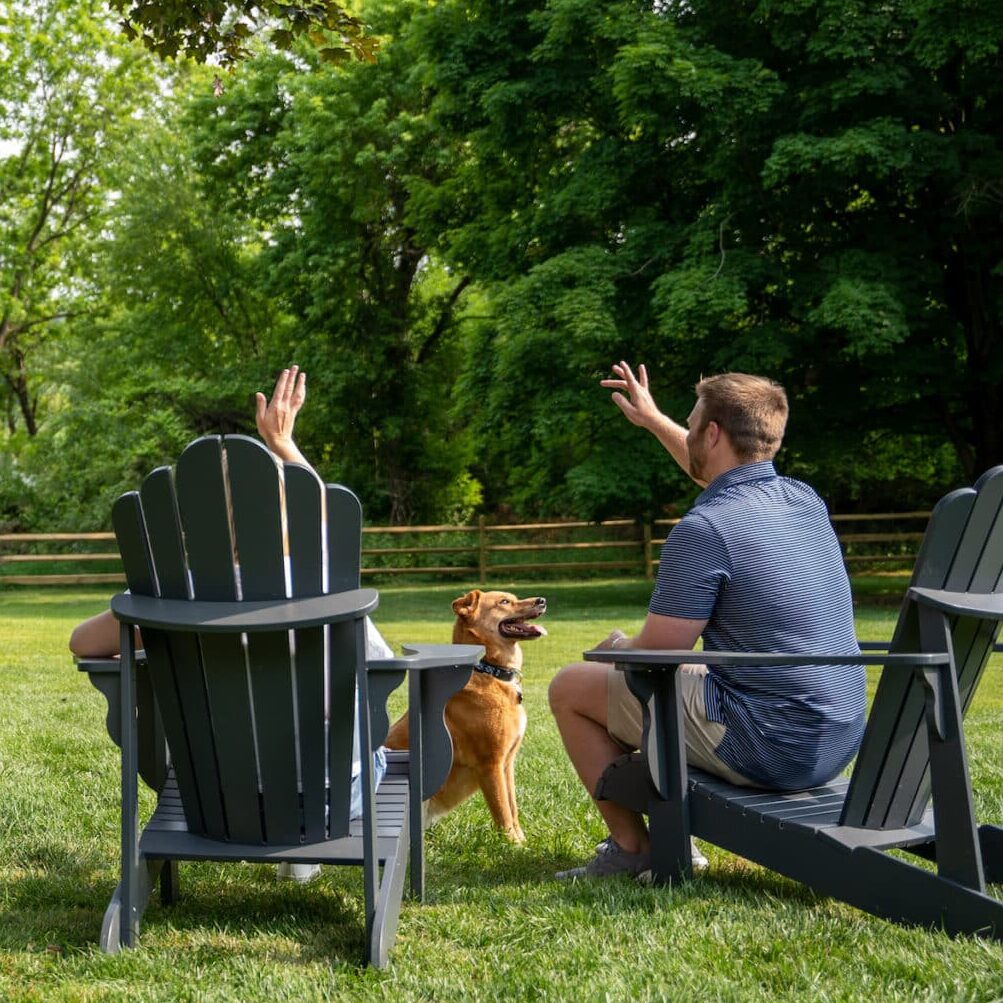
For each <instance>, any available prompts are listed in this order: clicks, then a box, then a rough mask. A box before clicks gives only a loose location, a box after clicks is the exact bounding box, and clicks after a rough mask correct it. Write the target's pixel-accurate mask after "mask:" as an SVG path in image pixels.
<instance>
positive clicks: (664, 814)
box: [585, 467, 1003, 939]
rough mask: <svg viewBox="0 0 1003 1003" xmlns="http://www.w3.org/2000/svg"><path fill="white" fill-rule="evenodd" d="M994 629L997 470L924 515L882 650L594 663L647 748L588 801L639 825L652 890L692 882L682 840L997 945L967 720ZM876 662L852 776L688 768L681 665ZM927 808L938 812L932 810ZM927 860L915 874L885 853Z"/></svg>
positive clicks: (898, 916) (1001, 923) (1002, 918)
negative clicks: (784, 788) (638, 818)
mask: <svg viewBox="0 0 1003 1003" xmlns="http://www.w3.org/2000/svg"><path fill="white" fill-rule="evenodd" d="M1001 619H1003V467H996V468H994V469H992V470H990V471H989V472H988V473H986V474H985V475H984V476H983V477H982V478H981V479H980V480H979V482H978V483H977V484H976V485H975V488H974V489H972V488H969V489H965V490H961V491H954V492H952V493H951V494H949V495H947V496H946V497H945V498H943V499H942V500H941V501H940V503H939V504H938V505H937V506H936V508H935V509H934V511H933V513H932V516H931V518H930V523H929V526H928V528H927V531H926V534H925V537H924V540H923V543H922V545H921V548H920V552H919V555H918V556H917V559H916V565H915V569H914V572H913V576H912V581H911V584H910V587H909V588H908V590H907V592H906V595H905V598H904V600H903V603H902V608H901V613H900V615H899V620H898V625H897V627H896V630H895V634H894V637H893V639H892V641H891V643H890V644H889V645H887V647H888V653H887V654H883V655H874V654H870V653H866V654H864V655H861V656H845V655H844V656H836V657H833V656H831V655H825V654H822V653H820V654H819V655H818V656H817V657H813V658H812V659H806V658H805V656H804V655H784V654H777V653H756V654H751V655H750V654H737V653H721V652H710V651H703V652H694V651H640V650H628V651H624V650H622V649H621V650H618V651H590V652H587V653H586V656H585V657H586V658H589V659H592V660H596V661H605V662H616V663H618V667H619V668H622V669H623V670H625V671H626V672H627V678H628V684H629V687H630V689H631V691H632V692H633V693H635V694H636V695H637V697H638V698H639V699H640V700H641V702H642V703H643V704H644V719H645V731H644V742H643V746H642V751H641V752H638V753H633V754H631V755H629V756H624V757H623V758H622V759H620V760H617V761H616V762H615V763H613V764H612V765H611V766H610V767H609V768H608V769H607V771H606V772H605V773H604V774H603V776H602V777H601V778H600V780H599V783H598V785H597V788H596V797H597V798H599V799H609V800H613V801H616V802H618V803H621V804H624V805H626V806H628V807H630V808H632V809H634V810H636V811H643V812H645V813H647V814H648V816H649V820H650V829H651V839H652V859H653V870H654V877H655V880H656V881H657V882H666V881H670V880H672V879H673V878H679V877H684V878H685V877H689V876H690V852H689V837H690V834H691V833H692V834H694V835H696V836H699V837H701V838H702V839H706V840H709V841H710V842H712V843H714V844H716V845H718V846H721V847H724V848H725V849H727V850H730V851H732V852H734V853H737V854H739V855H741V856H743V857H746V858H748V859H750V860H753V861H756V862H757V863H760V864H763V865H764V866H766V867H769V868H771V869H772V870H775V871H778V872H780V873H782V874H786V875H787V876H788V877H791V878H794V879H795V880H798V881H802V882H804V883H805V884H808V885H810V886H811V887H812V888H815V889H817V890H818V891H820V892H822V893H823V894H827V895H832V896H833V897H835V898H838V899H842V900H844V901H846V902H849V903H850V904H852V905H854V906H857V907H859V908H861V909H864V910H866V911H868V912H870V913H873V914H874V915H877V916H883V917H885V918H887V919H890V920H894V921H896V922H902V923H910V924H916V925H921V926H935V927H941V928H943V929H945V930H946V931H947V932H949V933H952V934H955V933H978V934H986V935H989V936H992V937H995V938H997V939H1003V903H1000V902H999V901H997V900H996V899H995V898H993V897H991V896H989V895H987V894H986V882H987V881H989V882H998V881H1003V829H1001V828H999V827H996V826H991V825H983V826H981V827H978V828H977V827H976V822H975V814H974V810H973V805H972V788H971V780H970V778H969V773H968V763H967V758H966V752H965V739H964V733H963V730H962V721H963V717H964V714H965V711H966V710H967V708H968V706H969V704H970V703H971V700H972V696H973V694H974V693H975V689H976V686H977V685H978V682H979V679H980V677H981V676H982V673H983V670H984V669H985V666H986V662H987V661H988V659H989V655H990V654H991V652H992V650H993V647H994V644H995V641H996V636H997V634H998V631H999V623H1000V620H1001ZM806 661H817V662H819V663H828V664H834V663H841V664H859V663H861V662H863V663H865V664H868V665H883V666H884V669H883V672H882V676H881V680H880V682H879V685H878V688H877V692H876V694H875V697H874V702H873V704H872V706H871V711H870V715H869V717H868V721H867V727H866V730H865V733H864V739H863V743H862V745H861V748H860V752H859V755H858V757H857V760H856V763H855V766H854V769H853V774H852V777H851V778H850V779H848V780H847V779H845V778H840V779H837V780H834V781H832V782H831V783H829V784H826V785H825V786H822V787H818V788H815V789H813V790H806V791H801V792H798V793H793V794H790V793H787V794H784V793H776V792H767V791H762V790H750V789H748V788H742V787H735V786H732V785H731V784H728V783H726V782H724V781H722V780H719V779H717V778H716V777H713V776H711V775H710V774H708V773H705V772H703V771H701V770H697V769H693V768H690V769H687V765H686V759H685V747H684V744H683V735H682V727H683V725H682V716H681V710H680V707H679V704H678V702H677V701H676V671H675V670H676V668H677V666H678V665H679V664H680V663H683V662H689V663H698V664H706V665H726V664H742V665H750V664H751V665H756V664H759V665H783V664H798V663H801V664H804V663H805V662H806ZM931 796H932V807H931V805H930V802H931ZM892 848H901V849H903V850H908V851H911V852H912V853H914V854H917V855H918V856H920V857H925V858H928V859H931V860H935V861H936V865H937V870H936V872H933V871H931V870H929V869H927V868H924V867H921V866H916V865H914V864H911V863H909V862H908V861H906V860H904V859H901V857H897V856H891V855H889V854H887V853H886V852H884V851H886V850H888V849H892Z"/></svg>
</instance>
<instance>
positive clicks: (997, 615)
mask: <svg viewBox="0 0 1003 1003" xmlns="http://www.w3.org/2000/svg"><path fill="white" fill-rule="evenodd" d="M906 595H907V596H908V597H909V598H910V599H914V600H915V601H916V602H918V603H922V604H923V605H924V606H932V607H933V608H934V609H940V610H943V611H944V612H945V613H960V614H962V615H963V616H974V617H978V618H979V619H980V620H1003V593H998V592H997V593H977V592H948V591H947V590H946V589H927V588H921V587H918V586H914V587H913V588H910V589H909V591H908V592H907V593H906Z"/></svg>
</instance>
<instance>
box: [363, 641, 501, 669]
mask: <svg viewBox="0 0 1003 1003" xmlns="http://www.w3.org/2000/svg"><path fill="white" fill-rule="evenodd" d="M404 652H405V653H404V654H403V655H400V656H398V657H396V658H377V659H373V660H372V661H370V662H368V663H367V665H368V668H369V671H370V672H399V671H400V670H401V669H452V668H458V667H460V666H470V665H474V664H475V663H477V662H479V661H480V660H481V659H482V658H483V657H484V648H482V647H481V646H480V645H477V644H405V645H404Z"/></svg>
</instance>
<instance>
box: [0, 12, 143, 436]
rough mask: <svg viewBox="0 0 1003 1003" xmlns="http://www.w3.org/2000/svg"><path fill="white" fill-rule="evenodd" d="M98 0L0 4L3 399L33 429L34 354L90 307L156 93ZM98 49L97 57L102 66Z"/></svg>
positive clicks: (10, 413)
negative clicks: (125, 165) (118, 198)
mask: <svg viewBox="0 0 1003 1003" xmlns="http://www.w3.org/2000/svg"><path fill="white" fill-rule="evenodd" d="M95 7H96V4H95V3H91V2H86V3H77V2H71V0H39V2H38V3H31V4H21V3H12V2H4V3H2V4H0V52H2V53H3V59H2V61H0V375H2V377H3V385H2V388H0V397H2V400H3V403H4V412H5V414H4V417H5V418H6V424H7V427H8V430H9V431H10V432H13V431H14V430H15V429H16V428H17V427H19V426H20V427H23V428H24V429H25V430H26V431H27V432H28V434H29V435H34V434H35V432H36V431H37V429H38V423H39V419H40V415H39V412H38V409H39V392H40V387H41V384H42V378H41V374H40V373H39V372H37V370H36V361H37V359H36V356H37V354H38V352H39V351H40V350H41V348H42V346H44V345H45V343H46V342H47V341H48V340H49V339H50V338H54V337H58V336H59V334H60V333H61V332H62V331H63V330H65V328H66V326H67V325H68V324H69V323H71V322H73V321H75V320H76V319H78V318H80V317H83V316H85V315H87V314H88V313H90V312H92V311H93V310H94V309H95V303H96V299H97V289H96V288H95V285H94V283H93V281H92V279H93V273H92V269H91V264H92V262H93V259H94V257H95V255H98V254H99V253H100V242H101V233H102V227H103V226H104V225H105V223H106V221H107V219H108V215H109V209H110V205H111V192H110V188H111V184H110V178H111V172H112V171H113V169H114V165H115V164H116V162H117V161H118V160H119V158H121V157H122V156H123V154H124V152H125V149H126V147H127V143H128V138H129V133H130V131H131V126H132V121H133V118H132V117H133V115H134V114H139V109H141V108H142V106H143V105H144V104H145V103H147V102H148V94H149V91H150V90H151V89H152V88H153V87H154V82H153V76H152V73H151V71H150V67H149V65H148V63H147V61H146V60H145V59H143V58H142V56H141V55H139V54H137V53H136V52H134V51H132V50H131V49H130V47H129V46H127V45H125V44H124V43H122V42H121V41H119V40H117V39H116V38H115V36H114V35H113V34H112V33H111V32H110V30H109V29H108V27H107V25H105V24H104V23H103V21H102V18H101V16H100V14H99V13H97V12H96V10H95ZM98 50H100V52H101V58H95V52H96V51H98Z"/></svg>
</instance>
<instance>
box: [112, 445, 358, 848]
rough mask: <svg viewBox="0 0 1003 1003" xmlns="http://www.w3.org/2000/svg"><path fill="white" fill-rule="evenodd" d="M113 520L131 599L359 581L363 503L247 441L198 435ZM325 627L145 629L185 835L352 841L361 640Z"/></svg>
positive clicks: (253, 596) (306, 592) (209, 597)
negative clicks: (354, 737)
mask: <svg viewBox="0 0 1003 1003" xmlns="http://www.w3.org/2000/svg"><path fill="white" fill-rule="evenodd" d="M325 509H326V510H327V514H328V516H331V515H332V514H333V518H334V520H335V521H336V522H337V525H333V524H332V519H331V518H326V517H325ZM113 521H114V525H115V532H116V535H117V537H118V540H119V548H120V550H121V553H122V559H123V563H124V565H125V571H126V579H127V581H128V584H129V588H130V589H131V590H132V592H133V593H134V594H142V595H151V596H157V597H160V598H169V599H194V600H201V601H235V600H245V601H252V600H261V599H275V598H282V597H285V596H287V595H288V594H291V595H292V596H296V597H298V596H314V595H322V594H325V593H327V592H337V591H344V590H346V589H350V588H358V585H359V569H360V546H361V524H362V515H361V508H360V506H359V503H358V500H357V499H356V498H355V496H354V495H353V494H352V493H351V492H350V491H348V490H347V489H346V488H342V487H339V486H328V487H327V488H325V487H324V485H323V484H322V483H321V482H320V480H319V479H318V478H317V476H316V474H315V473H314V472H313V471H312V470H308V469H306V468H305V467H300V466H296V465H291V464H286V465H284V468H283V470H282V471H280V470H279V468H278V466H277V465H276V463H275V461H274V459H273V457H272V455H271V453H269V452H268V450H267V449H265V448H264V446H262V445H261V444H260V443H259V442H257V441H256V440H254V439H249V438H246V437H244V436H226V437H222V438H221V437H219V436H207V437H205V438H202V439H197V440H196V441H195V442H193V443H191V444H190V445H189V446H188V448H187V449H186V450H185V451H184V453H183V454H182V455H181V457H180V459H179V460H178V463H177V466H176V468H175V469H173V470H172V469H171V468H170V467H160V468H158V469H157V470H155V471H154V472H153V473H152V474H150V476H149V477H148V478H147V479H146V480H145V481H144V483H143V485H142V488H141V490H140V491H139V492H129V493H128V494H126V495H123V496H122V497H121V498H120V499H119V500H118V502H117V503H116V505H115V509H114V512H113ZM285 541H288V554H289V561H288V568H289V578H290V582H289V583H288V584H287V580H286V579H287V561H286V547H285V546H284V542H285ZM329 544H334V546H331V545H329ZM330 634H331V636H329V634H328V630H327V629H326V628H321V627H316V628H311V629H308V630H300V631H294V632H288V631H277V632H264V633H253V634H247V635H239V634H233V635H225V634H195V633H182V632H179V631H170V630H144V631H143V644H144V647H145V648H146V652H147V659H148V666H149V669H148V671H149V673H150V678H151V681H152V683H153V687H154V692H155V694H156V697H157V701H158V705H159V707H160V711H161V716H162V718H163V722H164V729H165V732H166V734H167V741H168V745H169V746H170V750H171V758H172V762H173V765H174V770H175V776H176V778H177V783H178V789H179V792H180V795H181V799H182V803H183V805H184V809H185V816H186V819H187V821H188V826H189V829H190V831H192V832H195V833H199V834H202V835H206V836H210V837H213V838H216V839H224V840H231V841H234V842H242V843H251V844H263V843H269V844H290V843H292V844H295V843H299V842H301V841H304V840H305V841H311V842H312V841H317V840H321V839H325V838H334V837H337V836H342V835H345V834H347V832H348V813H349V802H350V784H351V769H352V729H353V723H354V713H355V700H354V694H355V668H356V649H355V644H356V641H355V634H354V632H353V631H352V629H351V627H350V625H349V627H348V629H344V628H339V629H337V630H332V631H331V632H330Z"/></svg>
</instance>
